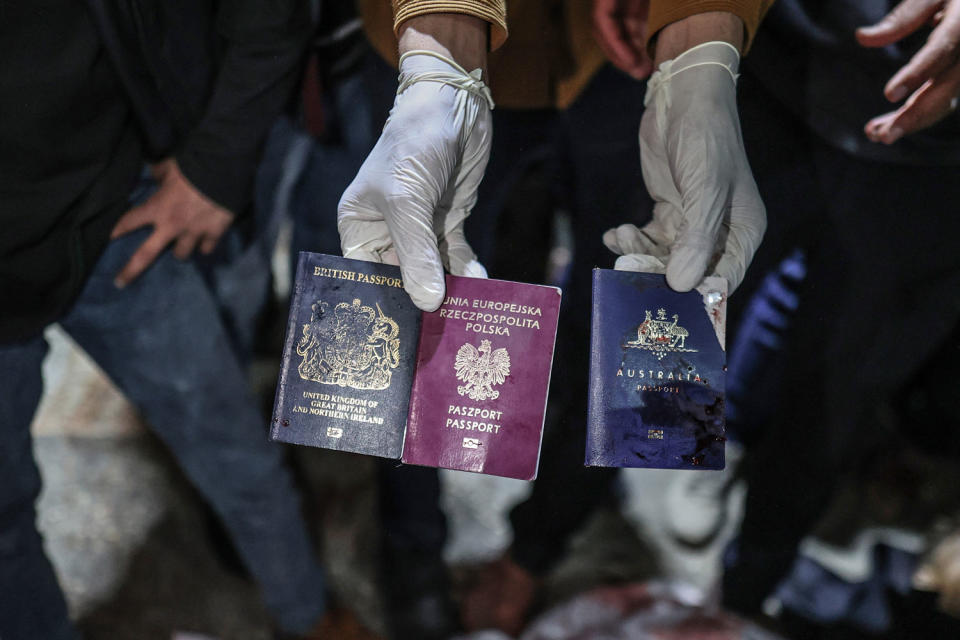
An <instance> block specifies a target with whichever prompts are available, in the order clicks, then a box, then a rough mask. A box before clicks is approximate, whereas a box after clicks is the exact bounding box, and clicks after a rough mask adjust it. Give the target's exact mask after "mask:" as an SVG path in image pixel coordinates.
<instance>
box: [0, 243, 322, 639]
mask: <svg viewBox="0 0 960 640" xmlns="http://www.w3.org/2000/svg"><path fill="white" fill-rule="evenodd" d="M147 234H148V231H141V232H137V233H132V234H129V235H128V236H124V237H122V238H119V239H117V240H114V241H113V242H111V243H110V245H109V246H108V248H107V249H106V251H105V252H104V254H103V255H102V256H101V258H100V260H99V261H98V263H97V266H96V268H95V270H94V272H93V274H92V275H91V276H90V278H89V280H88V281H87V283H86V285H85V287H84V289H83V291H82V293H81V294H80V296H79V298H78V299H77V301H76V303H75V304H74V305H73V307H72V308H71V309H70V311H69V312H68V313H67V314H66V315H65V316H64V317H63V318H62V319H61V322H60V324H61V326H62V327H63V329H64V330H65V331H66V332H67V333H68V334H70V336H71V337H73V339H74V340H75V341H76V342H77V343H78V344H79V345H80V346H81V347H82V348H83V349H84V350H85V351H86V352H87V353H88V354H89V355H90V356H91V357H92V358H93V359H94V360H95V361H96V362H97V363H98V364H99V365H100V367H101V368H102V369H103V370H104V371H105V372H106V373H107V375H108V376H109V377H110V378H111V379H112V380H113V381H114V382H115V383H116V385H117V386H118V387H119V388H120V390H121V391H122V392H123V393H124V395H125V396H126V397H127V398H129V399H130V400H131V401H132V402H133V403H134V404H135V405H136V406H137V407H138V408H139V409H140V411H141V412H142V414H143V415H144V417H145V418H146V419H147V420H148V422H149V423H150V425H151V426H152V428H153V430H154V432H155V433H156V434H157V436H158V437H159V438H160V439H161V440H162V441H163V442H164V443H165V444H166V445H167V446H168V447H169V448H170V450H171V452H172V453H173V455H174V456H175V457H176V459H177V461H178V462H179V464H180V465H181V467H182V468H183V471H184V472H185V473H186V475H187V476H188V477H189V478H190V480H191V481H192V482H193V483H194V485H195V486H196V487H197V488H198V490H199V491H200V492H201V494H203V496H204V497H205V498H206V499H207V500H208V501H209V503H210V504H211V506H212V507H213V509H214V510H215V511H216V512H217V514H218V515H219V516H220V518H221V519H222V520H223V522H224V524H225V525H226V528H227V530H228V531H229V533H230V535H231V537H232V539H233V541H234V543H235V544H236V547H237V549H238V550H239V552H240V555H241V557H242V558H243V560H244V562H245V564H246V565H247V568H248V569H249V570H250V572H251V574H252V575H253V576H254V577H255V578H256V580H257V581H258V583H259V586H260V588H261V591H262V595H263V598H264V601H265V603H266V605H267V607H268V608H269V610H270V611H271V613H272V614H273V616H274V618H275V621H276V623H277V625H278V626H279V627H280V628H281V629H283V630H285V631H289V632H292V633H299V632H303V631H306V630H308V629H309V628H310V627H312V626H313V625H314V624H315V623H316V621H317V619H318V618H319V617H320V616H321V615H322V613H323V610H324V576H323V572H322V570H321V568H320V566H319V565H318V563H317V560H316V558H315V556H314V552H313V549H312V547H311V544H310V541H309V540H308V536H307V531H306V526H305V523H304V521H303V518H302V515H301V513H300V505H299V499H298V493H297V490H296V489H295V487H294V485H293V481H292V478H291V475H290V473H289V471H288V470H287V469H286V468H285V467H284V465H283V461H282V457H283V456H282V448H281V447H279V446H276V445H272V444H270V443H268V441H267V437H266V431H267V430H266V425H265V424H264V421H263V420H262V418H261V417H260V414H259V412H258V410H257V406H256V404H255V402H254V399H253V397H252V395H251V394H250V393H249V392H248V390H247V384H246V380H245V377H244V372H243V369H242V367H241V365H240V362H239V360H238V358H237V356H236V354H235V351H234V349H233V347H232V345H231V342H230V340H229V338H228V335H227V331H226V330H225V328H224V325H223V322H222V321H221V319H220V315H219V312H218V308H217V304H216V302H215V300H214V297H213V295H212V294H211V292H210V290H209V288H208V286H207V285H206V283H205V281H204V278H203V276H202V274H201V272H200V270H199V269H198V268H197V266H196V265H195V264H194V263H193V262H189V261H188V262H182V261H179V260H177V259H175V258H174V257H173V255H172V254H171V253H170V252H169V251H167V252H164V253H163V254H161V256H160V257H159V258H158V259H157V261H156V263H154V264H153V265H152V266H151V267H150V268H149V269H148V270H147V271H146V272H145V273H144V274H143V275H142V276H140V278H138V279H137V280H136V281H134V282H133V283H132V284H130V285H128V286H127V287H126V288H125V289H122V290H120V289H117V288H116V287H114V285H113V278H114V276H115V274H116V273H118V272H119V270H120V269H121V268H122V267H123V265H124V264H125V263H126V261H127V260H128V259H129V258H130V256H131V255H132V254H133V252H134V250H135V249H136V248H137V247H138V246H139V245H140V244H141V243H142V242H143V240H144V239H145V238H146V237H147ZM46 351H47V345H46V343H45V341H44V339H43V337H42V336H37V337H35V338H33V339H31V340H28V341H26V342H22V343H15V344H7V345H2V346H0V372H2V379H3V393H2V395H0V637H2V638H3V640H21V639H25V640H36V639H37V638H44V639H45V640H60V639H67V638H70V639H72V638H75V637H76V635H75V632H74V631H73V629H72V627H71V625H70V622H69V620H68V618H67V611H66V607H65V605H64V601H63V596H62V594H61V592H60V589H59V586H58V585H57V581H56V577H55V575H54V573H53V570H52V568H51V565H50V563H49V561H48V560H47V558H46V556H45V555H44V552H43V548H42V546H41V537H40V534H39V533H38V532H37V528H36V512H35V507H34V503H35V501H36V498H37V495H38V494H39V492H40V476H39V474H38V472H37V466H36V463H35V462H34V459H33V452H32V449H31V437H30V431H29V427H30V422H31V419H32V417H33V415H34V412H35V411H36V408H37V404H38V402H39V399H40V395H41V391H42V386H43V381H42V378H41V373H40V367H41V363H42V362H43V358H44V355H45V354H46Z"/></svg>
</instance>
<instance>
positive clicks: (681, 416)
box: [585, 269, 727, 469]
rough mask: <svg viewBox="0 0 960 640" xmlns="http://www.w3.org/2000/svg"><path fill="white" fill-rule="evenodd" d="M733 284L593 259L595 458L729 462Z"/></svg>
mask: <svg viewBox="0 0 960 640" xmlns="http://www.w3.org/2000/svg"><path fill="white" fill-rule="evenodd" d="M726 290H727V284H726V280H724V279H723V278H707V279H706V280H705V282H704V283H703V284H702V285H701V286H700V287H698V288H697V289H695V290H693V291H689V292H686V293H678V292H676V291H673V290H672V289H670V287H669V286H667V283H666V278H665V277H664V276H663V275H659V274H651V273H637V272H630V271H613V270H609V269H594V271H593V315H592V322H591V337H590V340H591V355H590V393H589V400H588V404H589V408H588V421H587V447H586V457H585V462H586V464H587V465H588V466H601V467H644V468H656V469H723V467H724V443H725V442H726V437H725V428H724V378H725V375H726V354H725V351H724V331H725V321H726V298H727V295H726Z"/></svg>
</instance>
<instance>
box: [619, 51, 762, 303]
mask: <svg viewBox="0 0 960 640" xmlns="http://www.w3.org/2000/svg"><path fill="white" fill-rule="evenodd" d="M739 64H740V55H739V53H738V52H737V50H736V48H735V47H733V46H732V45H730V44H728V43H726V42H707V43H704V44H701V45H698V46H696V47H693V48H691V49H689V50H687V51H685V52H684V53H682V54H681V55H679V56H677V57H676V58H674V59H673V60H667V61H666V62H663V63H662V64H661V65H660V68H659V69H658V70H657V71H656V72H655V73H654V74H653V75H652V76H651V77H650V80H649V82H648V84H647V94H646V97H645V98H644V105H645V106H646V111H645V112H644V114H643V119H642V120H641V123H640V161H641V165H642V169H643V180H644V182H645V183H646V185H647V190H648V191H649V192H650V196H651V197H652V198H653V200H654V208H653V220H652V221H651V222H649V223H648V224H647V225H645V226H644V227H643V229H638V228H637V227H636V226H634V225H630V224H625V225H621V226H620V227H617V228H616V229H611V230H609V231H607V232H606V233H605V234H604V236H603V241H604V243H605V244H606V245H607V247H608V248H610V249H611V250H612V251H614V252H615V253H618V254H620V255H621V256H622V257H621V258H618V259H617V264H616V268H618V269H623V270H629V271H650V272H654V273H666V276H667V283H668V284H669V285H670V286H671V287H672V288H673V289H675V290H677V291H689V290H690V289H693V288H694V287H696V286H697V285H699V284H700V283H701V282H702V281H703V279H704V277H705V276H708V275H711V274H712V275H716V276H721V277H723V278H726V279H727V282H728V283H729V291H730V292H732V291H733V290H734V289H736V287H737V286H738V285H739V284H740V282H741V281H742V280H743V276H744V273H745V272H746V270H747V266H748V265H749V264H750V260H751V259H752V258H753V254H754V253H756V250H757V247H758V246H759V245H760V240H761V238H763V232H764V231H765V229H766V211H765V209H764V206H763V201H762V200H761V199H760V194H759V193H758V191H757V185H756V183H755V182H754V180H753V174H752V173H751V172H750V167H749V165H748V164H747V157H746V153H745V152H744V149H743V138H742V136H741V134H740V120H739V117H738V115H737V104H736V78H737V69H738V67H739Z"/></svg>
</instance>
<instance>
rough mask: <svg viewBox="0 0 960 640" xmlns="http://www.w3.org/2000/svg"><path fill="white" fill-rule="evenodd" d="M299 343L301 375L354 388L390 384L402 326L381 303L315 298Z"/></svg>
mask: <svg viewBox="0 0 960 640" xmlns="http://www.w3.org/2000/svg"><path fill="white" fill-rule="evenodd" d="M311 308H312V310H313V313H312V314H311V315H310V322H309V323H308V324H305V325H303V336H302V337H301V338H300V341H299V342H298V343H297V355H300V356H303V361H302V362H301V363H300V366H299V367H298V369H297V370H298V372H299V373H300V377H301V378H303V379H304V380H313V381H314V382H319V383H321V384H335V385H338V386H341V387H350V388H352V389H374V390H380V389H386V388H387V387H389V386H390V378H391V376H392V375H393V370H394V369H395V368H396V367H397V365H398V364H399V363H400V327H399V326H397V323H396V322H394V321H393V319H391V318H390V317H388V316H386V315H385V314H384V313H383V310H382V309H380V305H379V304H378V305H376V310H374V309H373V307H369V306H366V305H364V304H363V303H362V302H361V301H360V300H359V299H354V301H353V303H352V304H351V303H347V302H341V303H339V304H338V305H336V306H335V307H334V308H333V311H332V312H331V311H330V304H329V303H327V302H324V301H323V300H317V301H316V302H315V303H314V304H313V306H312V307H311Z"/></svg>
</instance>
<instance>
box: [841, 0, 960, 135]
mask: <svg viewBox="0 0 960 640" xmlns="http://www.w3.org/2000/svg"><path fill="white" fill-rule="evenodd" d="M928 25H935V27H934V29H933V31H931V32H930V36H929V37H928V38H927V42H926V44H924V45H923V47H922V48H921V49H920V50H919V51H917V53H916V54H915V55H914V56H913V57H912V58H911V59H910V62H909V63H907V64H906V65H904V66H903V67H902V68H901V69H900V70H899V71H897V73H896V74H894V76H893V77H892V78H890V80H889V82H887V86H886V87H885V88H884V90H883V93H884V95H886V97H887V99H888V100H889V101H890V102H900V101H901V100H903V99H904V98H906V99H907V100H906V102H904V104H903V106H901V107H900V108H899V109H897V110H895V111H891V112H889V113H885V114H883V115H881V116H877V117H876V118H873V119H872V120H870V122H868V123H867V124H866V126H865V127H864V132H865V133H866V134H867V137H869V138H870V139H871V140H873V141H874V142H883V143H884V144H893V143H894V142H896V141H897V140H899V139H900V138H902V137H903V136H905V135H907V134H910V133H913V132H915V131H919V130H920V129H924V128H926V127H929V126H931V125H933V124H936V123H937V122H939V121H940V120H942V119H943V118H945V117H946V116H948V115H949V114H951V113H952V112H953V111H954V110H955V109H956V108H957V97H958V96H960V48H958V47H957V43H958V41H960V2H958V1H957V0H904V1H903V2H901V3H900V4H898V5H897V6H896V7H895V8H894V9H893V11H891V12H890V13H889V14H887V15H886V16H885V17H884V18H883V20H881V21H880V22H878V23H877V24H875V25H872V26H869V27H861V28H860V29H857V40H858V41H859V42H860V44H861V45H863V46H865V47H885V46H887V45H890V44H893V43H894V42H899V41H900V40H902V39H903V38H906V37H907V36H909V35H911V34H913V33H914V32H916V31H918V30H920V29H923V28H925V27H927V26H928Z"/></svg>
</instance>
